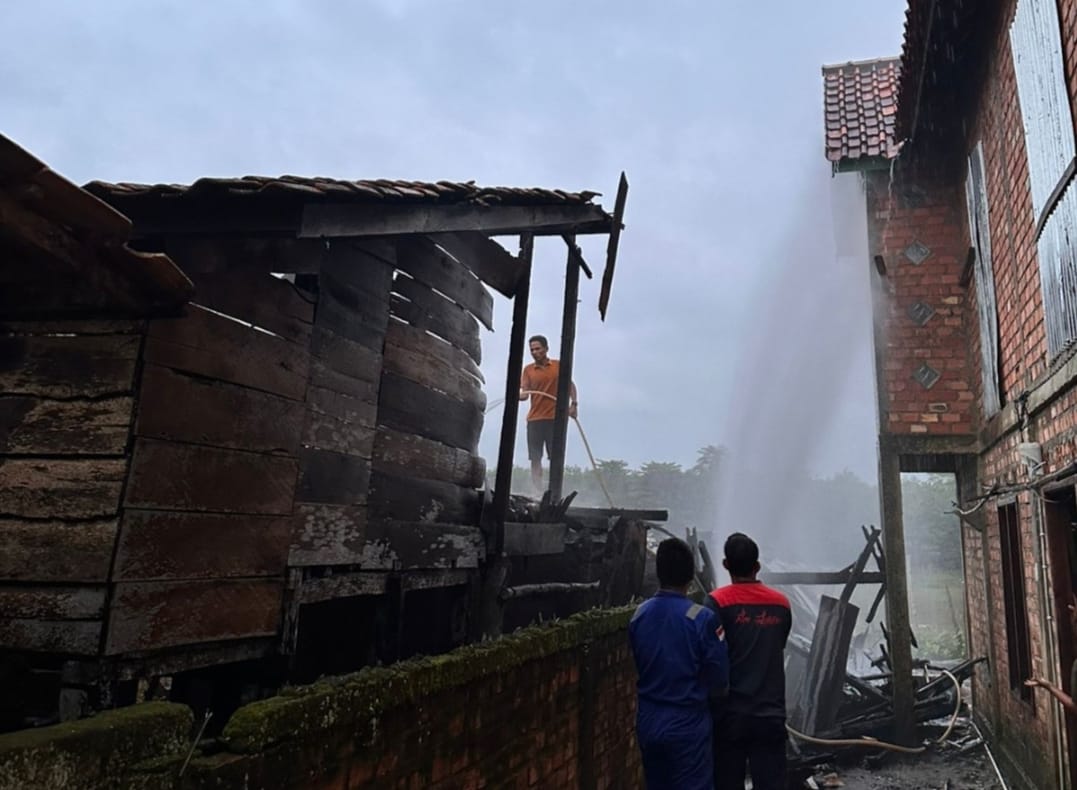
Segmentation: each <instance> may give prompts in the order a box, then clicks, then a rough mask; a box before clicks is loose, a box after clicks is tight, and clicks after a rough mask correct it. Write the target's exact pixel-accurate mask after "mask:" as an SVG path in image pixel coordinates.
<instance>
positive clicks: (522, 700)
mask: <svg viewBox="0 0 1077 790" xmlns="http://www.w3.org/2000/svg"><path fill="white" fill-rule="evenodd" d="M632 611H633V609H632V607H625V608H621V609H612V610H592V611H589V612H584V613H581V614H579V615H575V616H573V617H570V618H567V619H565V620H559V621H557V622H554V623H551V624H547V625H544V626H534V627H531V628H527V629H523V630H522V631H518V632H516V633H513V634H510V635H508V636H506V637H503V638H501V639H498V640H494V641H489V642H483V643H481V644H478V645H470V646H467V647H463V648H460V649H458V650H455V651H453V652H452V653H448V654H445V655H441V656H433V657H426V658H420V659H414V660H409V661H405V662H401V663H399V664H393V665H390V666H387V667H379V668H371V669H367V670H363V671H361V672H358V673H356V674H354V675H347V676H342V677H336V678H329V679H326V680H323V681H319V682H318V683H315V684H312V685H310V686H300V687H295V688H287V689H284V690H282V691H281V692H280V694H279V695H277V696H275V697H272V698H270V699H266V700H262V701H259V702H254V703H251V704H249V705H246V706H244V707H242V708H240V709H239V710H238V711H236V713H235V714H233V716H232V717H231V719H230V720H229V722H228V723H227V725H226V726H225V728H224V732H223V733H222V735H221V737H220V738H218V739H215V740H214V741H213V744H212V746H209V747H208V748H206V744H205V743H203V744H202V745H201V749H200V750H196V749H194V747H193V745H192V744H191V740H190V738H191V735H192V734H193V727H192V721H193V717H192V714H191V711H190V710H189V709H188V708H187V707H185V706H183V705H178V704H173V703H165V702H152V703H146V704H142V705H134V706H131V707H129V708H121V709H118V710H114V711H107V712H105V713H102V714H100V715H98V716H95V717H94V718H92V719H87V720H84V721H81V722H77V723H74V724H71V723H68V724H61V725H56V726H53V727H44V728H40V729H35V730H32V731H23V732H15V733H8V734H0V790H9V788H10V790H16V788H18V790H22V788H28V787H61V786H62V787H65V788H70V790H90V789H91V788H101V787H132V788H133V787H143V788H151V787H152V788H155V790H209V789H210V788H223V787H250V788H255V787H257V788H263V789H264V790H284V789H285V788H288V789H289V790H290V789H291V788H295V789H296V790H298V788H304V789H305V788H325V789H326V790H328V789H330V788H332V789H333V790H363V789H364V788H379V790H380V789H381V788H401V790H403V789H404V788H407V789H409V790H418V788H434V789H436V788H454V790H463V789H464V788H490V789H491V790H493V788H497V789H498V790H501V788H519V789H520V790H524V789H525V788H543V789H544V790H545V788H558V789H559V788H575V787H579V788H588V789H589V790H590V789H592V788H593V789H594V790H607V789H608V788H617V789H618V790H622V789H623V790H632V788H637V787H642V786H643V777H642V771H641V767H640V758H639V750H638V748H637V746H636V739H635V711H636V672H635V667H634V665H633V663H632V657H631V653H630V651H629V648H628V633H627V626H628V620H629V617H630V616H631V614H632ZM192 755H193V756H192ZM188 757H191V759H190V760H189V761H188Z"/></svg>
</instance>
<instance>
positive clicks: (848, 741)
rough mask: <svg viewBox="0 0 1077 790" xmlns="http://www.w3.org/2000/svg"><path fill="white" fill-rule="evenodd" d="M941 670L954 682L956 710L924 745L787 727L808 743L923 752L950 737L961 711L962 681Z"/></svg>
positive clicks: (907, 752) (796, 736)
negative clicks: (829, 735) (826, 734)
mask: <svg viewBox="0 0 1077 790" xmlns="http://www.w3.org/2000/svg"><path fill="white" fill-rule="evenodd" d="M941 672H942V674H944V675H945V676H946V677H948V678H949V679H950V681H951V682H952V683H953V684H954V712H953V713H952V714H950V723H949V724H947V725H946V729H945V730H944V731H943V733H942V735H940V736H939V737H938V738H936V739H935V740H934V741H931V742H930V743H928V744H926V745H924V746H901V745H900V744H896V743H889V742H887V741H880V740H878V739H877V738H872V737H871V736H869V735H862V736H861V737H859V738H816V737H815V736H814V735H806V734H805V733H803V732H799V731H798V730H795V729H793V728H792V727H790V726H789V725H788V724H787V725H785V729H787V730H788V731H789V734H790V735H792V736H793V737H794V738H797V739H799V740H802V741H804V742H806V743H813V744H815V745H816V746H863V747H867V748H870V749H888V750H889V751H892V752H901V753H903V754H922V753H924V752H926V751H927V750H928V748H930V747H931V746H937V745H938V744H940V743H942V742H943V741H945V740H946V739H947V738H949V737H950V733H951V732H952V731H953V729H954V725H955V724H956V723H957V717H958V715H959V714H960V713H961V683H960V681H958V679H957V678H956V677H954V675H953V673H952V672H949V671H948V670H945V669H943V670H941Z"/></svg>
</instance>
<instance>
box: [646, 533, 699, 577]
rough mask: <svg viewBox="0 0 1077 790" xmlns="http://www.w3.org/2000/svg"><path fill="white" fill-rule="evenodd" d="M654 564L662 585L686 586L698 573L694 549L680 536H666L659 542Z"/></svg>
mask: <svg viewBox="0 0 1077 790" xmlns="http://www.w3.org/2000/svg"><path fill="white" fill-rule="evenodd" d="M654 564H655V570H657V571H658V584H659V585H661V586H662V587H674V588H676V587H686V586H687V585H688V583H689V582H690V581H692V577H693V576H695V575H696V562H695V558H694V557H693V556H692V550H691V549H690V548H688V544H687V543H685V542H684V541H683V540H681V539H680V538H666V539H665V540H663V541H662V542H661V543H659V544H658V553H657V554H656V555H655V561H654Z"/></svg>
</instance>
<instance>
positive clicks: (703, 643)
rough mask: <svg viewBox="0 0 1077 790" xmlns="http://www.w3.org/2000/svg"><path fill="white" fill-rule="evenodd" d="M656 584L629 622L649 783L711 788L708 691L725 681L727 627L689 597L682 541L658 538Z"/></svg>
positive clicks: (672, 788)
mask: <svg viewBox="0 0 1077 790" xmlns="http://www.w3.org/2000/svg"><path fill="white" fill-rule="evenodd" d="M656 566H657V571H658V584H659V588H660V589H659V590H658V592H657V593H655V595H654V597H653V598H649V599H647V600H646V601H644V602H643V603H642V604H640V607H639V608H638V609H637V610H636V613H635V614H634V615H633V616H632V621H631V622H630V623H629V625H628V636H629V639H630V641H631V643H632V654H633V656H634V657H635V659H636V670H637V672H638V674H639V682H638V684H637V689H638V692H639V702H638V706H637V713H636V735H637V738H638V740H639V748H640V753H641V754H642V756H643V773H644V775H645V777H646V780H647V788H648V790H665V789H666V788H668V789H669V790H711V788H712V787H713V765H714V757H713V752H712V749H711V727H712V725H711V715H710V710H709V708H708V699H709V697H710V696H711V695H712V694H713V693H719V694H720V693H724V691H725V689H726V688H727V687H728V685H729V658H728V656H727V654H726V644H725V635H724V633H723V632H722V626H721V623H720V622H719V620H718V618H717V617H716V616H715V614H714V612H712V611H710V610H709V609H707V608H705V607H703V606H701V605H700V604H697V603H693V602H692V601H691V600H690V599H689V598H688V597H687V592H688V586H689V584H691V582H692V577H693V576H694V575H695V560H694V558H693V556H692V550H691V549H690V548H688V544H687V543H685V542H684V541H683V540H678V539H677V538H670V539H668V540H664V541H662V542H661V543H660V544H659V545H658V554H657V557H656Z"/></svg>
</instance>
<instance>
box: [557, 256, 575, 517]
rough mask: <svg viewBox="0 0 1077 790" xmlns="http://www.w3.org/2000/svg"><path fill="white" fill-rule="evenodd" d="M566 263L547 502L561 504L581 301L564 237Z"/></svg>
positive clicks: (572, 257) (572, 260)
mask: <svg viewBox="0 0 1077 790" xmlns="http://www.w3.org/2000/svg"><path fill="white" fill-rule="evenodd" d="M565 245H566V246H567V247H568V262H567V263H566V264H565V306H564V312H563V314H562V316H561V359H560V363H559V364H560V370H559V371H558V375H557V403H556V404H555V408H554V418H553V447H552V448H551V453H550V501H551V502H560V501H561V489H562V488H563V487H564V481H565V444H566V442H567V439H568V409H569V394H570V392H571V389H572V360H573V358H574V357H575V354H576V310H577V307H578V303H579V298H580V259H581V256H580V254H579V251H578V250H577V249H576V237H575V236H566V237H565Z"/></svg>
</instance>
